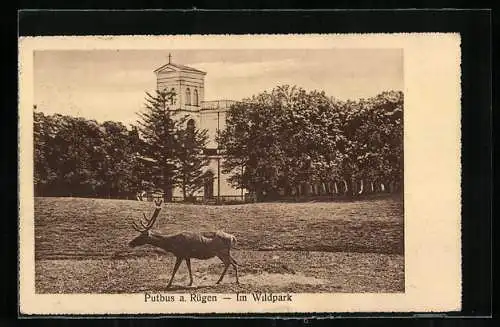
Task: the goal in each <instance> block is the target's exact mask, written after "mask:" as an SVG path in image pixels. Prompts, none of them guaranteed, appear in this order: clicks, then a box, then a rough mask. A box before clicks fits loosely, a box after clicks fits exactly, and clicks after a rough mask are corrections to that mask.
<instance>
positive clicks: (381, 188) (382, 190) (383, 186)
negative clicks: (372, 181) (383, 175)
mask: <svg viewBox="0 0 500 327" xmlns="http://www.w3.org/2000/svg"><path fill="white" fill-rule="evenodd" d="M380 191H381V192H385V185H384V183H380Z"/></svg>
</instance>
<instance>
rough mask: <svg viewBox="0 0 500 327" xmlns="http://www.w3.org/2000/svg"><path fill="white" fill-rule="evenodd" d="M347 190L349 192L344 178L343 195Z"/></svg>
mask: <svg viewBox="0 0 500 327" xmlns="http://www.w3.org/2000/svg"><path fill="white" fill-rule="evenodd" d="M347 192H349V188H348V186H347V181H346V180H345V179H344V195H345V194H347Z"/></svg>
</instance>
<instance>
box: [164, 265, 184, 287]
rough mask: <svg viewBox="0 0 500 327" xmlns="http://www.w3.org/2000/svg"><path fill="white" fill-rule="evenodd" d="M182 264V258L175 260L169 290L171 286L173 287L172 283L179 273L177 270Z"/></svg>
mask: <svg viewBox="0 0 500 327" xmlns="http://www.w3.org/2000/svg"><path fill="white" fill-rule="evenodd" d="M181 262H182V259H181V258H176V259H175V265H174V271H173V272H172V277H170V281H169V282H168V285H167V288H170V286H172V281H173V280H174V276H175V273H177V269H179V266H180V265H181Z"/></svg>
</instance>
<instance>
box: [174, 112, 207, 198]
mask: <svg viewBox="0 0 500 327" xmlns="http://www.w3.org/2000/svg"><path fill="white" fill-rule="evenodd" d="M207 140H208V134H207V130H199V129H197V128H196V126H195V124H194V121H193V120H189V121H188V123H187V126H186V128H185V129H183V130H181V131H180V133H179V138H178V141H179V147H178V155H177V158H176V159H177V161H178V167H179V169H178V171H177V174H176V185H177V186H179V187H181V189H182V195H183V197H184V200H186V199H187V198H188V197H192V196H193V195H194V192H196V191H197V190H199V189H200V188H201V187H202V186H203V184H204V177H205V176H204V171H203V167H205V166H206V165H208V161H209V160H208V157H207V156H206V155H204V154H203V149H204V148H205V145H206V142H207Z"/></svg>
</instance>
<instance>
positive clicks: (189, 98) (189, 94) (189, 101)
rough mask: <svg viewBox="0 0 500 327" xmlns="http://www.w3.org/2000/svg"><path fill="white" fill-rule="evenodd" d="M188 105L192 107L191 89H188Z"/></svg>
mask: <svg viewBox="0 0 500 327" xmlns="http://www.w3.org/2000/svg"><path fill="white" fill-rule="evenodd" d="M186 104H187V105H191V90H190V89H189V87H188V88H187V89H186Z"/></svg>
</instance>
